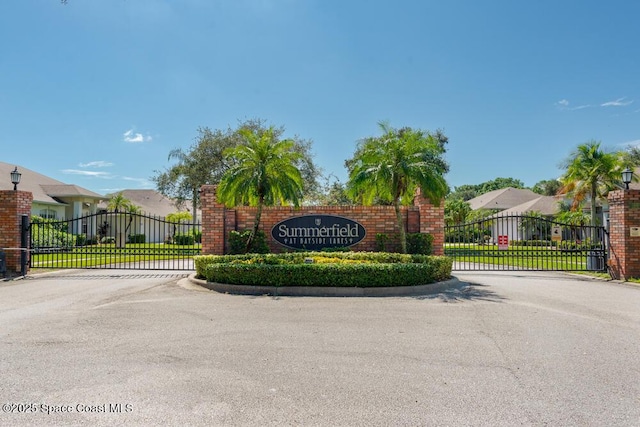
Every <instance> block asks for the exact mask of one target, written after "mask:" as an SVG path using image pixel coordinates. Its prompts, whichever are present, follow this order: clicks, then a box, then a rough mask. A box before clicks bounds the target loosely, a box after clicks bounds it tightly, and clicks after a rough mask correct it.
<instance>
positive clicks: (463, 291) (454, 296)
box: [412, 282, 506, 303]
mask: <svg viewBox="0 0 640 427" xmlns="http://www.w3.org/2000/svg"><path fill="white" fill-rule="evenodd" d="M483 288H484V289H483ZM486 288H487V286H485V285H480V284H478V283H471V282H460V285H459V286H456V287H454V288H451V289H447V290H446V291H444V292H440V293H437V294H431V295H420V296H415V297H412V298H414V299H419V300H436V299H438V300H441V301H442V302H452V303H453V302H464V301H488V302H502V301H504V300H505V299H506V298H504V297H501V296H500V295H498V294H496V293H495V292H493V291H490V290H488V289H486Z"/></svg>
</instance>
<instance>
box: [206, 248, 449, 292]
mask: <svg viewBox="0 0 640 427" xmlns="http://www.w3.org/2000/svg"><path fill="white" fill-rule="evenodd" d="M195 264H196V271H197V274H198V277H200V278H205V279H206V280H207V281H209V282H217V283H227V284H232V285H252V286H330V287H381V286H416V285H425V284H429V283H434V282H438V281H442V280H447V279H449V278H450V277H451V266H452V260H451V259H450V258H447V257H440V256H425V255H403V254H395V253H386V252H375V253H373V252H344V253H343V252H337V253H323V252H292V253H284V254H264V255H222V256H215V255H203V256H197V257H195Z"/></svg>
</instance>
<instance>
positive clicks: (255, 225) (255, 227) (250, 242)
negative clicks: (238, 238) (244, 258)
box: [245, 196, 264, 253]
mask: <svg viewBox="0 0 640 427" xmlns="http://www.w3.org/2000/svg"><path fill="white" fill-rule="evenodd" d="M263 204H264V197H262V196H260V201H259V202H258V210H257V211H256V220H255V222H254V223H253V229H252V230H251V233H250V234H249V238H248V239H247V247H246V248H245V253H249V250H250V249H251V246H252V245H253V241H254V240H255V238H256V234H257V233H258V228H260V217H261V216H262V205H263Z"/></svg>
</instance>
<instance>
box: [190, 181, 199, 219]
mask: <svg viewBox="0 0 640 427" xmlns="http://www.w3.org/2000/svg"><path fill="white" fill-rule="evenodd" d="M198 194H199V190H198V189H197V188H194V189H193V195H192V198H191V208H192V209H193V211H191V215H192V216H193V223H194V224H195V223H197V222H198V215H197V214H196V212H197V210H196V209H197V208H198Z"/></svg>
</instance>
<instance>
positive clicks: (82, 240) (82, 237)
mask: <svg viewBox="0 0 640 427" xmlns="http://www.w3.org/2000/svg"><path fill="white" fill-rule="evenodd" d="M86 244H87V235H86V234H77V235H76V246H84V245H86Z"/></svg>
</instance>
